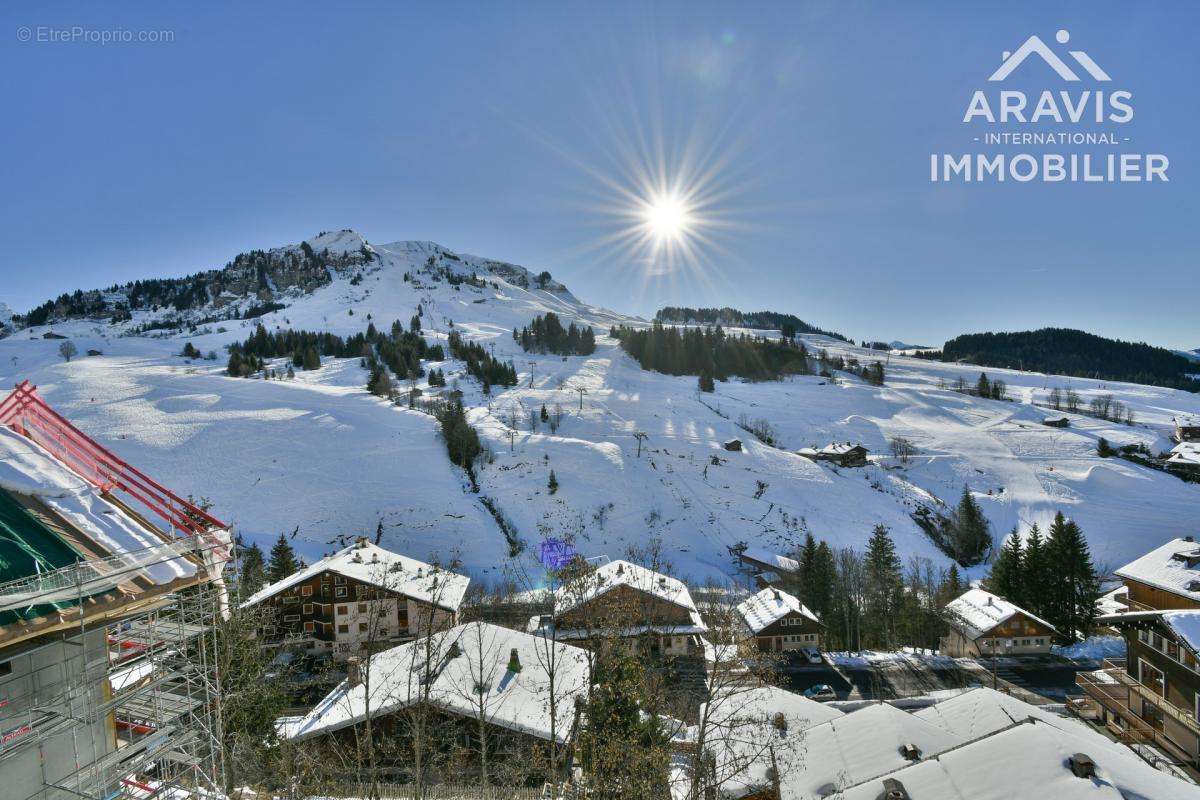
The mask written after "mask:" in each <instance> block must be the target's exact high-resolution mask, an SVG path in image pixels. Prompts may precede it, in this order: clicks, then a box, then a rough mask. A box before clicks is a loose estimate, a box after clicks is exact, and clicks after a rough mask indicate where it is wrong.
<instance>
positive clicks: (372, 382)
mask: <svg viewBox="0 0 1200 800" xmlns="http://www.w3.org/2000/svg"><path fill="white" fill-rule="evenodd" d="M367 391H368V392H370V393H371V394H373V395H377V396H379V397H391V395H392V376H391V375H390V374H389V373H388V369H387V367H384V366H381V365H379V366H376V367H375V369H373V370H372V371H371V377H370V378H369V379H368V380H367Z"/></svg>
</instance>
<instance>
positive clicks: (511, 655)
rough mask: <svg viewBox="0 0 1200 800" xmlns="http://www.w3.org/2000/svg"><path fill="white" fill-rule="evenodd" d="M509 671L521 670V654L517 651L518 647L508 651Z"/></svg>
mask: <svg viewBox="0 0 1200 800" xmlns="http://www.w3.org/2000/svg"><path fill="white" fill-rule="evenodd" d="M508 671H509V672H520V671H521V656H520V655H519V654H518V653H517V648H515V647H514V648H512V649H511V650H509V651H508Z"/></svg>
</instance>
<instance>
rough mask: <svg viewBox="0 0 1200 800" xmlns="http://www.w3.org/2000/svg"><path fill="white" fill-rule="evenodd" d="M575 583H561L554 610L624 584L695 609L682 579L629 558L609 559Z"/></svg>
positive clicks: (565, 607) (565, 608)
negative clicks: (561, 586)
mask: <svg viewBox="0 0 1200 800" xmlns="http://www.w3.org/2000/svg"><path fill="white" fill-rule="evenodd" d="M579 583H580V584H581V585H571V586H567V587H563V588H561V589H559V590H558V591H557V592H556V594H557V595H558V598H557V599H558V602H557V606H558V613H560V614H561V613H563V612H566V611H570V610H571V609H572V608H576V607H578V606H581V605H583V604H584V603H588V602H590V601H592V600H595V599H596V598H597V597H600V596H601V595H604V594H607V593H608V592H610V591H612V590H613V589H616V588H617V587H619V586H628V587H630V588H632V589H636V590H638V591H640V592H645V593H646V594H650V595H653V596H654V597H657V598H659V599H661V600H666V601H667V602H668V603H674V604H675V605H677V606H681V607H683V608H686V609H687V610H689V611H692V612H694V611H696V604H695V603H694V602H692V595H691V593H690V592H688V588H687V586H686V585H684V583H683V581H681V580H679V579H678V578H672V577H671V576H670V575H664V574H662V573H661V572H655V571H654V570H651V569H647V568H646V567H643V566H641V565H640V564H634V563H633V562H631V561H621V560H617V561H609V562H608V563H607V564H604V565H602V566H600V567H597V568H596V570H595V571H594V572H592V573H591V574H590V575H588V576H586V577H585V578H584V579H582V580H581V581H580V582H579Z"/></svg>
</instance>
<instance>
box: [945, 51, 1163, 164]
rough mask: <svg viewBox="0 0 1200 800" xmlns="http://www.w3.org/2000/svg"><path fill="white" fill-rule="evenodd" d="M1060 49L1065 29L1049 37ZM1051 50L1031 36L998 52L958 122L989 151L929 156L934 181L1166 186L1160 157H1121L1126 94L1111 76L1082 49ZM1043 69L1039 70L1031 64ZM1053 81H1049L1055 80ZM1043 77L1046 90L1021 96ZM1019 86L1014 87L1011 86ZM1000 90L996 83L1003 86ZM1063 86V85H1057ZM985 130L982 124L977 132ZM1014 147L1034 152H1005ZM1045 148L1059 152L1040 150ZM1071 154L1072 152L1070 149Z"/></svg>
mask: <svg viewBox="0 0 1200 800" xmlns="http://www.w3.org/2000/svg"><path fill="white" fill-rule="evenodd" d="M1054 39H1055V41H1056V42H1057V43H1058V44H1059V45H1067V44H1068V43H1069V42H1070V41H1071V34H1070V32H1069V31H1067V30H1066V29H1063V30H1060V31H1058V33H1057V34H1056V35H1055V37H1054ZM1063 50H1064V52H1055V49H1054V48H1051V47H1050V46H1049V45H1047V44H1046V42H1045V41H1043V40H1042V38H1041V37H1039V36H1037V35H1033V36H1030V37H1029V38H1028V39H1026V40H1025V41H1024V43H1022V44H1021V46H1020V47H1018V48H1017V49H1016V50H1015V51H1011V52H1010V51H1007V50H1006V51H1004V52H1003V53H1002V54H1001V56H1000V66H999V67H997V68H996V70H995V71H994V72H992V74H991V75H990V76H989V77H988V79H987V84H986V85H985V86H982V87H980V88H978V89H976V90H975V91H974V92H972V93H971V99H970V101H969V102H968V103H967V107H966V111H965V112H964V113H963V117H962V123H963V124H964V125H967V126H969V128H968V129H969V130H970V131H971V133H972V134H973V135H972V137H971V140H972V142H974V143H975V144H976V145H977V146H991V147H995V148H997V151H996V152H991V153H983V152H977V153H970V152H968V153H958V154H952V153H931V154H930V156H929V179H930V181H932V182H934V183H954V182H959V181H961V182H973V183H986V182H996V183H1003V182H1005V181H1013V182H1017V183H1027V182H1029V181H1040V182H1044V183H1139V182H1143V181H1145V182H1151V181H1166V180H1168V178H1167V165H1168V160H1167V157H1166V156H1165V155H1162V154H1161V153H1136V152H1121V149H1122V148H1125V147H1127V146H1128V143H1129V142H1130V141H1131V140H1132V137H1131V136H1130V135H1129V132H1128V128H1129V125H1130V123H1132V122H1133V93H1132V92H1130V91H1128V90H1126V89H1123V88H1117V87H1113V88H1110V86H1111V84H1112V77H1111V76H1110V75H1109V74H1108V72H1106V71H1105V70H1104V68H1103V67H1101V66H1100V65H1099V64H1097V63H1096V60H1095V59H1093V58H1092V57H1091V56H1090V55H1088V54H1087V53H1086V52H1084V51H1083V50H1071V49H1067V48H1063ZM1039 61H1040V62H1041V65H1044V67H1049V68H1050V74H1049V75H1048V76H1047V73H1046V70H1045V69H1044V68H1043V67H1042V66H1041V65H1039V64H1038V62H1039ZM1054 76H1057V78H1058V79H1060V80H1056V79H1055V77H1054ZM1047 77H1048V78H1049V80H1050V81H1051V83H1052V85H1053V88H1049V87H1046V88H1041V89H1035V90H1033V91H1027V90H1026V89H1025V88H1024V87H1027V86H1028V85H1029V84H1030V83H1033V84H1034V85H1035V86H1036V84H1037V83H1039V82H1042V81H1044V80H1045V79H1046V78H1047ZM1018 79H1019V80H1020V82H1019V83H1018V84H1017V86H1019V87H1021V88H1017V86H1013V87H1012V88H1008V86H1012V84H1013V83H1017V81H1018ZM1006 81H1008V82H1009V83H1008V85H1007V86H1005V87H1003V88H1002V87H1001V86H997V85H996V84H1004V83H1005V82H1006ZM1064 83H1065V84H1068V86H1064V85H1063V84H1064ZM980 126H985V127H982V128H981V127H980ZM1018 147H1027V148H1042V149H1043V151H1040V152H1020V151H1018V152H1013V151H1014V149H1016V148H1018ZM1051 147H1053V148H1055V149H1060V150H1065V151H1066V152H1048V150H1049V149H1050V148H1051ZM1070 150H1073V151H1074V152H1070Z"/></svg>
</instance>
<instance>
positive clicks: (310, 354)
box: [303, 347, 321, 369]
mask: <svg viewBox="0 0 1200 800" xmlns="http://www.w3.org/2000/svg"><path fill="white" fill-rule="evenodd" d="M303 367H304V368H305V369H320V368H321V357H320V356H319V355H317V348H315V347H309V348H307V349H306V350H305V351H304V363H303Z"/></svg>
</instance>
